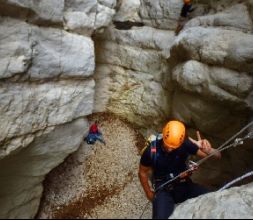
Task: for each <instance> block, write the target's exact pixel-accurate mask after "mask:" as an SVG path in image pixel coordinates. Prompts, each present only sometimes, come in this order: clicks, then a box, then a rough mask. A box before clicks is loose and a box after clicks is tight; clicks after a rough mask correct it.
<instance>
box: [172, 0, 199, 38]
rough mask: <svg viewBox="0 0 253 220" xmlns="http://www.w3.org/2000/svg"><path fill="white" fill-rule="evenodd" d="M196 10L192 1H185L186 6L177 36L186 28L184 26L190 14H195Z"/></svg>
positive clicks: (184, 6) (182, 12) (176, 32)
mask: <svg viewBox="0 0 253 220" xmlns="http://www.w3.org/2000/svg"><path fill="white" fill-rule="evenodd" d="M194 10H195V8H193V7H192V3H191V0H184V5H183V8H182V10H181V13H180V18H179V20H178V25H177V28H176V30H175V34H176V35H178V34H179V32H180V31H181V30H182V29H183V28H184V25H185V24H186V22H187V21H188V20H189V17H188V15H189V13H191V12H193V11H194Z"/></svg>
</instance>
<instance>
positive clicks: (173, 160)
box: [139, 120, 221, 219]
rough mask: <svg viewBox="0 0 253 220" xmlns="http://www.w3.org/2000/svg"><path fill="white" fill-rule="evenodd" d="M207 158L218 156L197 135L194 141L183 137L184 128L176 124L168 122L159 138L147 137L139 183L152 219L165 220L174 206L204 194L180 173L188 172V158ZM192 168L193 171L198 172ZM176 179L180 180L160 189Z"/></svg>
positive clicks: (176, 122)
mask: <svg viewBox="0 0 253 220" xmlns="http://www.w3.org/2000/svg"><path fill="white" fill-rule="evenodd" d="M210 154H214V156H215V157H216V158H221V154H220V152H218V151H216V150H215V149H213V148H212V146H211V144H210V142H209V141H208V140H206V139H201V137H200V133H199V132H197V140H194V139H192V138H191V137H187V135H186V128H185V125H184V124H183V123H182V122H180V121H177V120H173V121H169V122H168V123H167V124H166V125H165V127H164V128H163V132H162V134H159V135H156V136H155V135H153V136H151V138H150V139H149V142H148V144H147V146H146V148H144V150H143V153H142V156H141V160H140V166H139V179H140V182H141V185H142V187H143V189H144V192H145V193H146V196H147V198H148V199H149V200H150V201H152V203H153V219H167V218H168V217H169V216H170V215H171V214H172V213H173V211H174V206H175V204H177V203H182V202H184V201H186V200H187V199H190V198H194V197H197V196H199V195H202V194H205V193H208V190H207V189H205V188H204V187H202V186H200V185H198V184H195V183H193V182H192V180H191V179H190V175H191V173H190V172H184V171H186V170H187V169H188V168H187V159H188V157H189V156H190V155H197V156H199V157H201V158H205V157H207V156H208V155H210ZM193 166H195V167H193V170H194V169H197V168H198V167H197V166H196V165H193ZM150 174H152V187H151V186H150V184H149V179H150ZM178 175H179V176H180V178H178V179H177V180H175V181H174V182H172V183H170V184H168V185H165V186H164V187H162V188H161V189H160V187H161V185H163V184H164V183H166V182H167V181H168V180H170V179H173V178H174V177H176V176H178ZM157 189H159V190H158V191H156V190H157Z"/></svg>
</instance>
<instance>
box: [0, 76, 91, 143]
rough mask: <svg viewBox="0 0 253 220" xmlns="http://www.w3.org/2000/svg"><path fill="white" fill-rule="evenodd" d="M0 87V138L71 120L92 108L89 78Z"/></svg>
mask: <svg viewBox="0 0 253 220" xmlns="http://www.w3.org/2000/svg"><path fill="white" fill-rule="evenodd" d="M0 91H1V92H0V97H1V100H2V101H1V108H0V114H1V118H0V121H1V123H0V131H1V136H0V141H3V140H5V139H10V138H12V137H15V136H21V135H26V134H29V133H33V132H36V131H38V130H42V129H44V128H46V127H49V126H54V125H57V124H64V123H67V122H71V121H72V120H74V119H76V118H79V117H83V116H87V115H89V114H90V113H91V112H92V109H93V95H94V81H93V80H90V81H87V82H86V81H80V82H78V81H76V82H73V83H69V82H68V81H62V82H58V83H55V82H54V83H53V82H50V83H46V84H41V85H38V84H3V83H1V84H0ZM14 122H15V123H14Z"/></svg>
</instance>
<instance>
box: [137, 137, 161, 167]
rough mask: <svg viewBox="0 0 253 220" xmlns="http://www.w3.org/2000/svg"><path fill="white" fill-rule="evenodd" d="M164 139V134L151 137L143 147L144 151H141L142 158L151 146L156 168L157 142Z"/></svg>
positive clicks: (151, 154) (152, 158)
mask: <svg viewBox="0 0 253 220" xmlns="http://www.w3.org/2000/svg"><path fill="white" fill-rule="evenodd" d="M161 139H162V134H158V135H154V134H152V135H150V136H149V137H148V138H147V140H146V143H145V146H144V147H143V149H142V150H141V153H140V154H141V156H142V155H143V153H144V152H145V150H146V149H147V148H148V147H149V146H150V156H151V160H152V162H153V166H154V167H155V166H156V160H157V156H158V155H157V142H158V141H160V140H161Z"/></svg>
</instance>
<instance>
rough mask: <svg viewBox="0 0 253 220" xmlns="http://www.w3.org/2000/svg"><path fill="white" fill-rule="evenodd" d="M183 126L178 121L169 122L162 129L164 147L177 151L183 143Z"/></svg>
mask: <svg viewBox="0 0 253 220" xmlns="http://www.w3.org/2000/svg"><path fill="white" fill-rule="evenodd" d="M184 138H185V126H184V124H183V123H182V122H180V121H170V122H168V123H167V124H166V125H165V127H164V128H163V142H164V144H165V146H166V147H170V148H173V149H177V148H178V147H180V145H181V144H182V143H183V142H184Z"/></svg>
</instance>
